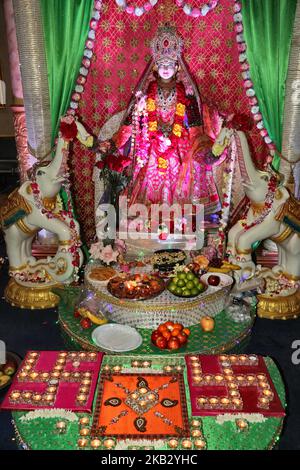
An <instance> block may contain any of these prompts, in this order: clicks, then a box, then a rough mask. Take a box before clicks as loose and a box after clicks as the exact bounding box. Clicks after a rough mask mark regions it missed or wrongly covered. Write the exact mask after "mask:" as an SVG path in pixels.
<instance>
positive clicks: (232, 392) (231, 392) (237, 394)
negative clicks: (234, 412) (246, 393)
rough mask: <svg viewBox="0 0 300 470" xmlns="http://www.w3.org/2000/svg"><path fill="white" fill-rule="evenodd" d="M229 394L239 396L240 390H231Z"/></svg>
mask: <svg viewBox="0 0 300 470" xmlns="http://www.w3.org/2000/svg"><path fill="white" fill-rule="evenodd" d="M229 395H230V396H231V397H237V396H239V395H240V394H239V392H238V391H237V390H229Z"/></svg>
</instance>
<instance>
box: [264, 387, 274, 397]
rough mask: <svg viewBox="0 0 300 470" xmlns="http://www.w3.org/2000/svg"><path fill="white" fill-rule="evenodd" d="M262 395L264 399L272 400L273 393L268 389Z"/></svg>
mask: <svg viewBox="0 0 300 470" xmlns="http://www.w3.org/2000/svg"><path fill="white" fill-rule="evenodd" d="M263 395H264V396H265V397H266V398H268V400H273V398H274V393H273V392H272V391H271V390H269V389H268V388H267V389H264V390H263Z"/></svg>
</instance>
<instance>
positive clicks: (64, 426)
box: [55, 421, 67, 434]
mask: <svg viewBox="0 0 300 470" xmlns="http://www.w3.org/2000/svg"><path fill="white" fill-rule="evenodd" d="M55 427H56V429H57V431H58V433H59V434H65V432H66V430H67V423H66V422H65V421H57V423H56V426H55Z"/></svg>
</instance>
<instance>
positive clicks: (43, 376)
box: [41, 372, 50, 380]
mask: <svg viewBox="0 0 300 470" xmlns="http://www.w3.org/2000/svg"><path fill="white" fill-rule="evenodd" d="M49 376H50V374H49V372H43V373H42V374H41V377H42V379H43V380H47V379H48V378H49Z"/></svg>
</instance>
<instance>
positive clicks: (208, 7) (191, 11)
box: [176, 0, 219, 18]
mask: <svg viewBox="0 0 300 470" xmlns="http://www.w3.org/2000/svg"><path fill="white" fill-rule="evenodd" d="M218 3H219V0H210V1H209V2H208V3H205V5H203V6H202V7H201V8H198V7H192V6H191V5H189V4H188V3H187V2H185V1H184V0H176V5H177V6H178V7H179V8H182V9H183V11H184V13H185V14H186V15H188V16H191V17H192V18H199V16H202V17H203V16H206V15H207V14H208V13H209V12H211V11H212V10H214V9H215V8H216V6H217V5H218Z"/></svg>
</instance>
